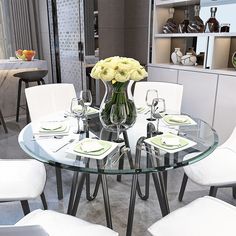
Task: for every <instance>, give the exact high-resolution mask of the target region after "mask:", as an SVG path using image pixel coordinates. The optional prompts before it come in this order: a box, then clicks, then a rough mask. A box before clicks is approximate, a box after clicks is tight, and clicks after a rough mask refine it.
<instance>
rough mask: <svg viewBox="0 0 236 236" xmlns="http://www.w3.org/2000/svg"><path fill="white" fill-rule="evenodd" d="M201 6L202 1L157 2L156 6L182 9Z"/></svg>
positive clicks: (174, 0) (162, 0) (170, 0)
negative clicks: (183, 7)
mask: <svg viewBox="0 0 236 236" xmlns="http://www.w3.org/2000/svg"><path fill="white" fill-rule="evenodd" d="M195 4H200V0H185V1H183V0H157V1H156V6H160V7H161V6H164V7H181V6H190V5H195Z"/></svg>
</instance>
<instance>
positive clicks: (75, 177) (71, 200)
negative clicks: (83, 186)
mask: <svg viewBox="0 0 236 236" xmlns="http://www.w3.org/2000/svg"><path fill="white" fill-rule="evenodd" d="M78 175H79V173H78V172H77V171H74V174H73V179H72V184H71V191H70V198H69V204H68V209H67V214H70V215H71V213H72V208H73V204H74V198H75V192H76V187H77V181H78Z"/></svg>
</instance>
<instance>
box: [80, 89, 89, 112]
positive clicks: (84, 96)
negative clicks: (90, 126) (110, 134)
mask: <svg viewBox="0 0 236 236" xmlns="http://www.w3.org/2000/svg"><path fill="white" fill-rule="evenodd" d="M80 98H81V99H82V100H83V101H84V106H85V115H87V112H88V111H87V109H88V107H89V106H91V104H92V94H91V91H90V90H88V89H86V90H82V91H81V92H80Z"/></svg>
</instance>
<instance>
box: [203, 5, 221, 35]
mask: <svg viewBox="0 0 236 236" xmlns="http://www.w3.org/2000/svg"><path fill="white" fill-rule="evenodd" d="M216 11H217V7H211V17H210V18H209V19H208V21H207V22H206V24H205V32H206V33H213V32H219V29H220V25H219V22H218V21H217V19H216Z"/></svg>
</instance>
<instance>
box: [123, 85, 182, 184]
mask: <svg viewBox="0 0 236 236" xmlns="http://www.w3.org/2000/svg"><path fill="white" fill-rule="evenodd" d="M129 86H130V88H132V86H134V89H133V90H134V92H133V99H134V103H135V105H136V107H146V101H145V98H146V93H147V91H148V90H149V89H155V90H157V92H158V97H159V98H163V99H164V100H165V106H166V112H167V113H170V114H180V113H181V104H182V96H183V85H180V84H174V83H165V82H148V81H144V82H140V81H139V82H136V83H135V84H134V85H132V84H130V85H129ZM129 90H130V89H129ZM155 123H156V122H154V124H155ZM147 124H148V121H147V120H146V117H145V114H139V113H138V114H137V119H136V122H135V124H134V125H133V127H131V128H130V129H128V130H127V134H128V137H129V145H130V148H131V150H135V147H136V143H137V141H138V138H139V137H141V136H146V135H147ZM133 154H134V153H133ZM168 160H169V154H166V158H165V161H166V162H168ZM163 176H164V182H165V186H166V187H167V172H163ZM119 178H120V177H119Z"/></svg>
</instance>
